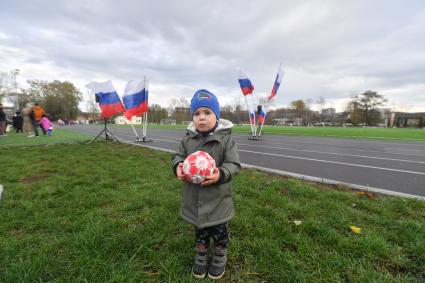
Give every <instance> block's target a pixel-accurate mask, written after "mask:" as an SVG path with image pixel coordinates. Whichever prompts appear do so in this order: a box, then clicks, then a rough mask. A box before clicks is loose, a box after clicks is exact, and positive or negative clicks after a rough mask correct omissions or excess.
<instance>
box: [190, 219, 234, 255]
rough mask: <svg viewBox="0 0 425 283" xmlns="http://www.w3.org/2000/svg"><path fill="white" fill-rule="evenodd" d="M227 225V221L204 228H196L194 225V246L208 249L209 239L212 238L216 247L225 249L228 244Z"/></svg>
mask: <svg viewBox="0 0 425 283" xmlns="http://www.w3.org/2000/svg"><path fill="white" fill-rule="evenodd" d="M228 226H229V223H228V222H224V223H222V224H219V225H216V226H211V227H207V228H204V229H198V228H197V227H196V226H195V236H196V246H197V247H203V248H206V249H208V247H209V245H210V239H211V238H213V240H214V244H215V246H216V247H220V248H223V249H226V248H227V246H228V245H229V234H228V232H227V227H228Z"/></svg>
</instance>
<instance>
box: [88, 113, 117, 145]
mask: <svg viewBox="0 0 425 283" xmlns="http://www.w3.org/2000/svg"><path fill="white" fill-rule="evenodd" d="M104 122H105V123H104V127H103V130H102V131H101V132H100V133H99V134H98V135H97V136H96V137H95V138H94V139H92V140H91V141H89V142H88V144H89V143H93V142H95V141H96V140H97V139H99V138H101V136H102V135H103V134H105V141H110V140H112V141H114V142H117V141H119V140H118V138H117V137H116V136H115V135H114V134H113V133H112V132H111V131H110V130H109V129H108V127H107V126H106V118H105V119H104Z"/></svg>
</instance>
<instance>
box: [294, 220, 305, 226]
mask: <svg viewBox="0 0 425 283" xmlns="http://www.w3.org/2000/svg"><path fill="white" fill-rule="evenodd" d="M293 222H294V224H295V225H297V226H298V225H301V224H302V223H303V222H302V221H300V220H294V221H293Z"/></svg>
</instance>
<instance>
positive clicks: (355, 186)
mask: <svg viewBox="0 0 425 283" xmlns="http://www.w3.org/2000/svg"><path fill="white" fill-rule="evenodd" d="M121 142H124V143H127V144H131V145H137V146H143V147H147V148H151V149H154V150H161V151H166V152H170V153H174V152H175V151H174V150H169V149H165V148H160V147H155V146H149V145H146V144H138V143H134V142H131V141H126V140H121ZM241 165H242V168H254V169H258V170H260V171H264V172H269V173H274V174H278V175H283V176H290V177H293V178H297V179H301V180H306V181H312V182H319V183H324V184H340V185H345V186H347V187H350V188H352V189H356V190H362V191H371V192H376V193H381V194H386V195H393V196H399V197H408V198H416V199H420V200H425V197H423V196H418V195H411V194H406V193H401V192H396V191H390V190H385V189H380V188H375V187H369V186H363V185H358V184H352V183H345V182H341V181H336V180H331V179H325V178H319V177H313V176H309V175H303V174H297V173H292V172H287V171H282V170H276V169H271V168H266V167H261V166H256V165H251V164H246V163H241Z"/></svg>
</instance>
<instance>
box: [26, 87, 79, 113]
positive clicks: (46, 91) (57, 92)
mask: <svg viewBox="0 0 425 283" xmlns="http://www.w3.org/2000/svg"><path fill="white" fill-rule="evenodd" d="M28 83H29V84H30V89H29V90H28V91H29V92H30V93H31V97H32V98H33V99H34V98H36V99H37V101H39V102H40V104H41V105H42V106H44V108H45V110H46V112H47V113H49V114H50V115H51V116H52V118H53V119H54V120H55V119H58V118H62V119H71V120H75V119H76V118H77V115H78V114H79V109H78V103H79V102H80V101H81V92H80V91H79V90H78V89H77V88H76V87H75V86H74V85H73V84H72V83H70V82H67V81H65V82H61V81H57V80H55V81H53V82H50V83H48V82H46V81H36V80H33V81H28Z"/></svg>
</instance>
